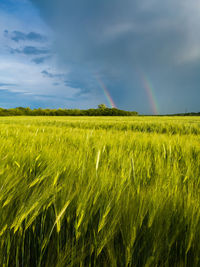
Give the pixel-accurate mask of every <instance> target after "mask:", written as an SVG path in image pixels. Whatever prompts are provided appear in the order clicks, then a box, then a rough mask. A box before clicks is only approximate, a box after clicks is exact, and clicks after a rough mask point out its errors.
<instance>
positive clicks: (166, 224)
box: [0, 116, 200, 267]
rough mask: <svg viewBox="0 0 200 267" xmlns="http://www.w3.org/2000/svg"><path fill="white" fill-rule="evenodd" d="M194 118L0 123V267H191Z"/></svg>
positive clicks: (198, 223) (196, 192)
mask: <svg viewBox="0 0 200 267" xmlns="http://www.w3.org/2000/svg"><path fill="white" fill-rule="evenodd" d="M199 240H200V117H139V116H138V117H1V118H0V266H3V267H7V266H9V267H10V266H11V267H15V266H16V267H26V266H27V267H34V266H37V267H43V266H44V267H51V266H52V267H62V266H73V267H76V266H77V267H78V266H80V267H83V266H86V267H87V266H94V267H96V266H97V267H103V266H108V267H110V266H113V267H118V266H129V267H130V266H133V267H140V266H145V267H147V266H152V267H156V266H159V267H160V266H177V267H178V266H192V267H193V266H194V267H195V266H200V242H199Z"/></svg>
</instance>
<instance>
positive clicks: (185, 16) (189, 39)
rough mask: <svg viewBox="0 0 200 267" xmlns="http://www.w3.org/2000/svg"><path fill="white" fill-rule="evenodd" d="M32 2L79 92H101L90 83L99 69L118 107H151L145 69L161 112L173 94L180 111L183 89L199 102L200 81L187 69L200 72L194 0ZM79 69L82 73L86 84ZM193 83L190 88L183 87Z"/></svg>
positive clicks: (197, 8) (199, 17) (170, 107)
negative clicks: (79, 88)
mask: <svg viewBox="0 0 200 267" xmlns="http://www.w3.org/2000/svg"><path fill="white" fill-rule="evenodd" d="M32 2H33V3H34V4H35V5H36V6H37V8H39V10H40V13H41V16H42V17H43V19H44V20H45V21H46V23H47V24H48V25H49V26H50V27H51V29H52V30H53V31H54V34H55V47H54V48H55V50H56V52H57V53H58V60H59V62H60V64H61V65H66V66H70V70H71V76H72V77H76V78H75V81H77V80H79V81H80V82H82V81H83V84H84V87H83V90H84V88H89V90H91V92H92V91H93V92H94V94H96V90H97V88H99V90H100V86H99V85H98V82H97V81H95V75H96V74H97V73H98V75H100V77H101V78H102V80H103V82H104V83H105V86H107V87H108V89H109V91H110V93H111V95H112V96H113V98H114V100H115V101H116V102H117V105H118V106H119V107H125V108H128V109H132V108H136V109H137V110H138V111H142V110H143V111H144V112H150V111H151V109H150V105H149V102H148V101H149V100H148V98H147V95H146V93H145V89H144V87H143V82H142V80H141V77H140V75H138V73H139V72H142V73H144V74H145V76H147V77H148V78H149V80H150V81H151V83H152V87H153V88H154V94H155V98H156V99H157V102H158V103H159V104H160V109H161V112H162V111H164V110H167V109H168V110H170V111H171V110H173V111H176V110H177V107H178V104H175V103H174V101H173V100H174V99H176V100H177V101H178V102H180V104H179V107H178V109H181V107H182V110H184V108H185V107H184V105H185V104H184V103H185V102H188V101H189V100H188V99H189V98H188V94H190V102H189V103H188V105H190V106H192V104H193V103H196V101H195V100H196V97H197V95H196V92H197V90H198V88H199V82H200V79H199V77H198V75H194V76H195V82H194V81H193V80H191V75H189V74H187V73H188V72H191V69H192V71H193V72H194V73H196V74H197V73H198V72H199V69H198V67H197V64H196V63H197V62H198V60H199V59H200V52H199V50H198V47H199V46H200V37H199V34H198V31H199V26H200V15H199V14H200V12H199V11H200V4H197V3H196V0H191V1H189V2H188V1H187V0H182V1H179V0H168V1H165V2H163V1H160V0H144V1H140V0H135V1H132V0H126V1H122V0H110V1H107V0H101V1H100V0H97V1H93V0H85V1H82V0H75V1H65V0H58V1H57V2H56V3H53V2H51V4H49V1H47V0H32ZM191 14H192V15H191ZM80 69H82V71H81V70H80ZM83 73H84V74H85V73H87V77H88V79H87V80H88V83H87V84H86V83H85V82H86V79H85V78H84V75H83ZM183 73H184V74H183ZM185 74H186V75H185ZM188 79H189V80H188ZM70 80H71V81H73V79H70ZM91 81H92V86H93V89H92V86H91V84H90V82H91ZM180 81H181V82H180ZM95 83H96V84H95ZM191 83H192V84H193V86H192V87H191V88H188V87H187V86H186V84H191ZM180 84H181V86H180ZM85 85H86V86H85ZM188 90H189V91H188ZM182 91H184V94H183V96H182V99H180V93H181V92H182ZM199 94H200V93H198V96H199V97H200V95H199ZM166 98H167V99H169V101H168V107H167V106H166V101H165V99H166ZM170 100H171V101H170ZM169 103H170V104H169ZM195 105H196V104H195ZM195 108H196V109H197V108H198V107H197V106H195Z"/></svg>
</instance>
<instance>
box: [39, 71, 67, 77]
mask: <svg viewBox="0 0 200 267" xmlns="http://www.w3.org/2000/svg"><path fill="white" fill-rule="evenodd" d="M41 73H42V74H43V75H44V76H46V77H49V78H64V77H65V75H64V74H60V73H51V72H49V71H47V70H43V71H42V72H41Z"/></svg>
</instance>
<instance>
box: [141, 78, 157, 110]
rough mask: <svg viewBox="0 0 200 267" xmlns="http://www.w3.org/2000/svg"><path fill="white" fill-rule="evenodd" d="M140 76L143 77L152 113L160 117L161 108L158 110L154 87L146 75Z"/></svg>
mask: <svg viewBox="0 0 200 267" xmlns="http://www.w3.org/2000/svg"><path fill="white" fill-rule="evenodd" d="M140 76H141V80H142V83H143V86H144V88H145V90H146V93H147V96H148V99H149V103H150V105H151V108H152V111H153V113H154V115H159V108H158V104H157V102H156V98H155V95H154V90H153V86H152V84H151V82H150V81H149V79H148V78H147V77H146V75H144V74H141V75H140Z"/></svg>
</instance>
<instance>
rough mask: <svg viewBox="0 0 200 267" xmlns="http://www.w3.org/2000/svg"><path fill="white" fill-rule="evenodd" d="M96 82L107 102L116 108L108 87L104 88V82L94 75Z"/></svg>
mask: <svg viewBox="0 0 200 267" xmlns="http://www.w3.org/2000/svg"><path fill="white" fill-rule="evenodd" d="M96 79H97V82H98V83H99V85H100V87H101V89H102V90H103V92H104V95H105V98H106V100H107V102H108V103H109V105H110V107H111V108H116V105H115V102H114V101H113V99H112V97H111V95H110V93H109V91H108V89H107V88H106V86H105V84H104V83H103V81H102V80H101V79H100V78H99V77H97V76H96Z"/></svg>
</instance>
